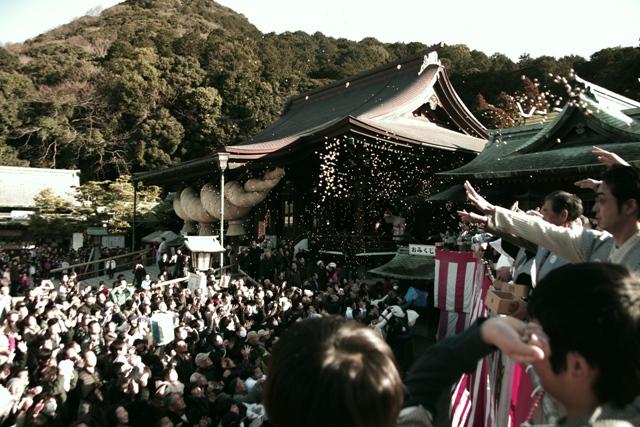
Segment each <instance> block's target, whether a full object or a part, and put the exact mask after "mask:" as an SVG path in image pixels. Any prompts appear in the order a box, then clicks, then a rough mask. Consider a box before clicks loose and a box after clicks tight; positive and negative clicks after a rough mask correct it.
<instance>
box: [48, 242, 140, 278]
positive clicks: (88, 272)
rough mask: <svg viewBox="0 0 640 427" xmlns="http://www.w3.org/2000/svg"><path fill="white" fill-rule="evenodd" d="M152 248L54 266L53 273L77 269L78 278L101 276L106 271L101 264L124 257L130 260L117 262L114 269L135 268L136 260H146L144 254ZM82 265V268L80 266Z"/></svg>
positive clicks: (117, 270) (116, 270)
mask: <svg viewBox="0 0 640 427" xmlns="http://www.w3.org/2000/svg"><path fill="white" fill-rule="evenodd" d="M150 251H151V249H143V250H140V251H135V252H129V253H126V254H122V255H116V256H110V257H107V258H101V259H97V260H94V261H87V262H81V263H79V264H72V265H70V266H68V267H58V268H54V269H52V270H51V273H59V272H62V271H65V270H68V271H75V272H76V274H77V278H78V279H86V278H88V277H97V276H101V275H103V274H105V273H106V269H105V268H104V265H100V264H104V263H105V262H106V261H110V260H112V259H113V260H122V259H127V258H128V260H127V261H126V262H124V263H122V262H120V261H119V262H117V263H116V264H117V265H116V268H115V270H114V272H116V273H117V272H119V271H125V270H130V269H133V266H134V265H135V262H136V260H138V259H139V258H141V257H142V259H143V260H144V256H145V255H146V254H147V253H148V252H150ZM96 264H97V265H98V268H97V269H89V268H88V267H90V266H92V265H96ZM78 267H80V268H78ZM82 267H85V269H84V271H78V270H81V269H82ZM101 273H103V274H101Z"/></svg>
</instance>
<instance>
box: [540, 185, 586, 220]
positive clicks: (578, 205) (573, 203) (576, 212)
mask: <svg viewBox="0 0 640 427" xmlns="http://www.w3.org/2000/svg"><path fill="white" fill-rule="evenodd" d="M544 201H545V202H546V201H549V202H550V203H551V209H552V210H553V212H555V213H556V214H560V213H562V211H563V210H564V209H566V210H567V221H574V220H576V219H578V218H579V217H580V215H582V211H583V209H582V200H580V198H579V197H578V196H576V195H575V194H572V193H567V192H566V191H560V190H558V191H553V192H551V193H549V194H547V195H546V196H545V198H544Z"/></svg>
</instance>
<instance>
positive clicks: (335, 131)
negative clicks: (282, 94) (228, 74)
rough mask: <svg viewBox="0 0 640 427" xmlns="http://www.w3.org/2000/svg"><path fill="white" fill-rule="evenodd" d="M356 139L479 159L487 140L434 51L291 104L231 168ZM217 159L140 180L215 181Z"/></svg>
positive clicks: (238, 153) (238, 149)
mask: <svg viewBox="0 0 640 427" xmlns="http://www.w3.org/2000/svg"><path fill="white" fill-rule="evenodd" d="M346 133H356V134H360V135H363V136H365V137H368V138H372V139H376V140H382V141H390V142H396V143H401V144H405V143H408V144H417V145H425V146H429V147H433V148H437V149H446V150H462V151H466V152H479V151H481V150H482V148H483V146H484V143H485V141H486V138H487V136H488V133H487V130H486V128H485V127H484V126H483V125H482V124H481V123H480V122H479V121H478V120H477V119H476V118H475V117H474V116H473V115H472V114H471V112H470V111H469V110H468V109H467V107H466V106H465V105H464V104H463V103H462V101H461V100H460V98H459V96H458V95H457V93H456V92H455V91H454V90H453V87H452V85H451V82H450V81H449V78H448V76H447V73H446V70H445V68H444V67H443V66H442V65H441V64H440V61H439V60H438V57H437V53H436V52H435V48H432V49H429V50H427V51H426V52H422V53H421V54H419V55H414V56H411V57H408V58H404V59H400V60H398V61H395V62H392V63H390V64H386V65H384V66H381V67H378V68H375V69H372V70H369V71H366V72H364V73H361V74H358V75H355V76H352V77H349V78H347V79H343V80H340V81H338V82H335V83H333V84H330V85H328V86H324V87H321V88H318V89H315V90H312V91H309V92H306V93H303V94H301V95H298V96H295V97H293V98H291V99H289V100H288V102H287V104H286V106H285V108H284V112H283V114H282V116H281V117H280V119H279V120H277V121H276V122H274V123H273V124H271V125H270V126H269V127H267V128H266V129H264V130H263V131H262V132H259V133H258V134H256V135H254V136H253V137H251V138H249V139H248V140H246V141H243V142H241V143H239V144H236V145H232V146H226V147H225V148H224V151H226V152H227V153H229V154H230V158H229V162H230V168H234V167H242V166H244V165H245V164H247V163H250V162H254V163H256V162H257V163H262V162H264V163H265V164H266V163H267V162H268V161H274V160H277V161H278V162H279V163H282V162H285V163H286V158H287V157H289V156H290V154H292V153H293V152H296V153H302V154H304V153H305V152H308V153H309V154H310V153H312V152H313V150H310V149H309V148H310V145H312V144H315V143H318V142H321V141H323V139H325V138H329V137H334V136H338V135H344V134H346ZM216 164H217V161H216V155H215V154H212V155H209V156H206V157H203V158H201V159H196V160H192V161H190V162H184V163H181V164H178V165H176V166H173V167H171V168H168V169H165V170H159V171H150V172H144V173H140V174H136V175H135V176H134V180H136V181H137V180H141V181H145V182H147V183H149V184H155V183H163V182H164V183H168V182H173V181H178V180H184V179H185V178H195V177H199V176H205V175H209V174H213V173H215V169H216V167H215V165H216Z"/></svg>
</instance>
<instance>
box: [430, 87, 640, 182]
mask: <svg viewBox="0 0 640 427" xmlns="http://www.w3.org/2000/svg"><path fill="white" fill-rule="evenodd" d="M593 95H595V97H596V98H595V99H594V98H593V97H591V96H587V95H580V97H579V98H577V100H576V101H577V102H578V103H580V104H581V106H570V105H567V106H565V108H564V109H563V111H562V112H561V113H560V114H559V115H558V116H556V117H555V118H554V119H553V120H551V121H549V122H548V123H546V124H544V125H541V124H536V125H529V126H522V127H517V128H511V129H502V130H497V131H494V132H492V134H491V136H490V138H489V142H488V143H487V144H486V146H485V149H484V150H483V151H482V153H480V155H479V156H478V157H476V158H475V159H473V160H472V161H470V162H469V163H467V164H466V165H464V166H462V167H460V168H457V169H454V170H451V171H447V172H442V173H441V174H442V175H449V176H460V177H474V178H478V179H484V178H507V177H516V176H520V177H522V176H532V177H533V176H534V175H537V174H540V173H545V174H549V175H556V174H569V173H579V172H587V171H590V170H593V169H601V168H602V165H601V164H600V163H599V162H598V161H597V159H596V157H595V156H594V155H593V154H592V153H591V148H592V146H593V145H599V146H602V148H604V149H606V150H609V151H612V152H614V153H617V154H619V155H621V156H622V157H623V158H624V159H625V160H627V161H628V162H630V163H634V164H636V163H637V164H640V121H639V120H638V119H637V117H638V115H637V114H636V113H637V112H638V111H637V109H635V108H634V109H631V110H621V109H620V108H621V107H623V106H628V104H627V103H622V104H621V103H620V102H618V101H611V99H613V98H614V97H613V95H611V94H610V93H608V94H607V96H606V97H605V98H597V96H598V95H597V93H594V94H593ZM627 112H628V113H629V114H626V113H627ZM632 116H633V117H632ZM634 117H636V118H635V119H634ZM578 127H580V129H578ZM577 129H578V131H577ZM566 135H571V137H570V138H568V139H565V136H566ZM579 135H584V137H580V136H579Z"/></svg>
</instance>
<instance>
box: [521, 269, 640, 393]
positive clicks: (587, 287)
mask: <svg viewBox="0 0 640 427" xmlns="http://www.w3.org/2000/svg"><path fill="white" fill-rule="evenodd" d="M528 309H529V313H530V315H531V316H532V317H533V318H534V319H536V320H537V321H538V322H539V323H540V324H541V326H542V328H543V329H544V331H545V333H546V334H547V336H548V337H549V343H550V346H551V355H550V356H549V362H550V364H551V368H552V369H553V371H554V372H555V373H560V372H562V371H564V370H565V369H566V368H567V366H566V357H567V354H568V353H569V352H576V353H579V354H580V355H582V356H583V357H584V358H585V359H586V360H587V362H588V363H589V365H591V366H592V367H593V368H596V369H598V378H597V379H596V381H595V382H594V385H593V388H594V390H593V391H594V393H595V394H596V396H597V398H598V400H599V402H600V403H601V404H603V403H612V404H613V405H615V406H624V405H626V404H628V403H629V402H631V401H632V400H633V399H634V398H635V397H636V396H637V395H638V394H640V279H638V277H636V276H635V275H634V274H633V273H632V272H631V271H629V269H627V268H626V267H624V266H622V265H618V264H609V263H584V264H571V265H566V266H563V267H560V268H558V269H556V270H553V271H551V272H550V273H549V274H548V275H547V276H545V277H544V279H543V280H541V281H540V283H539V284H538V285H537V286H536V288H535V289H534V290H533V292H532V294H531V297H530V299H529V307H528Z"/></svg>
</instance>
